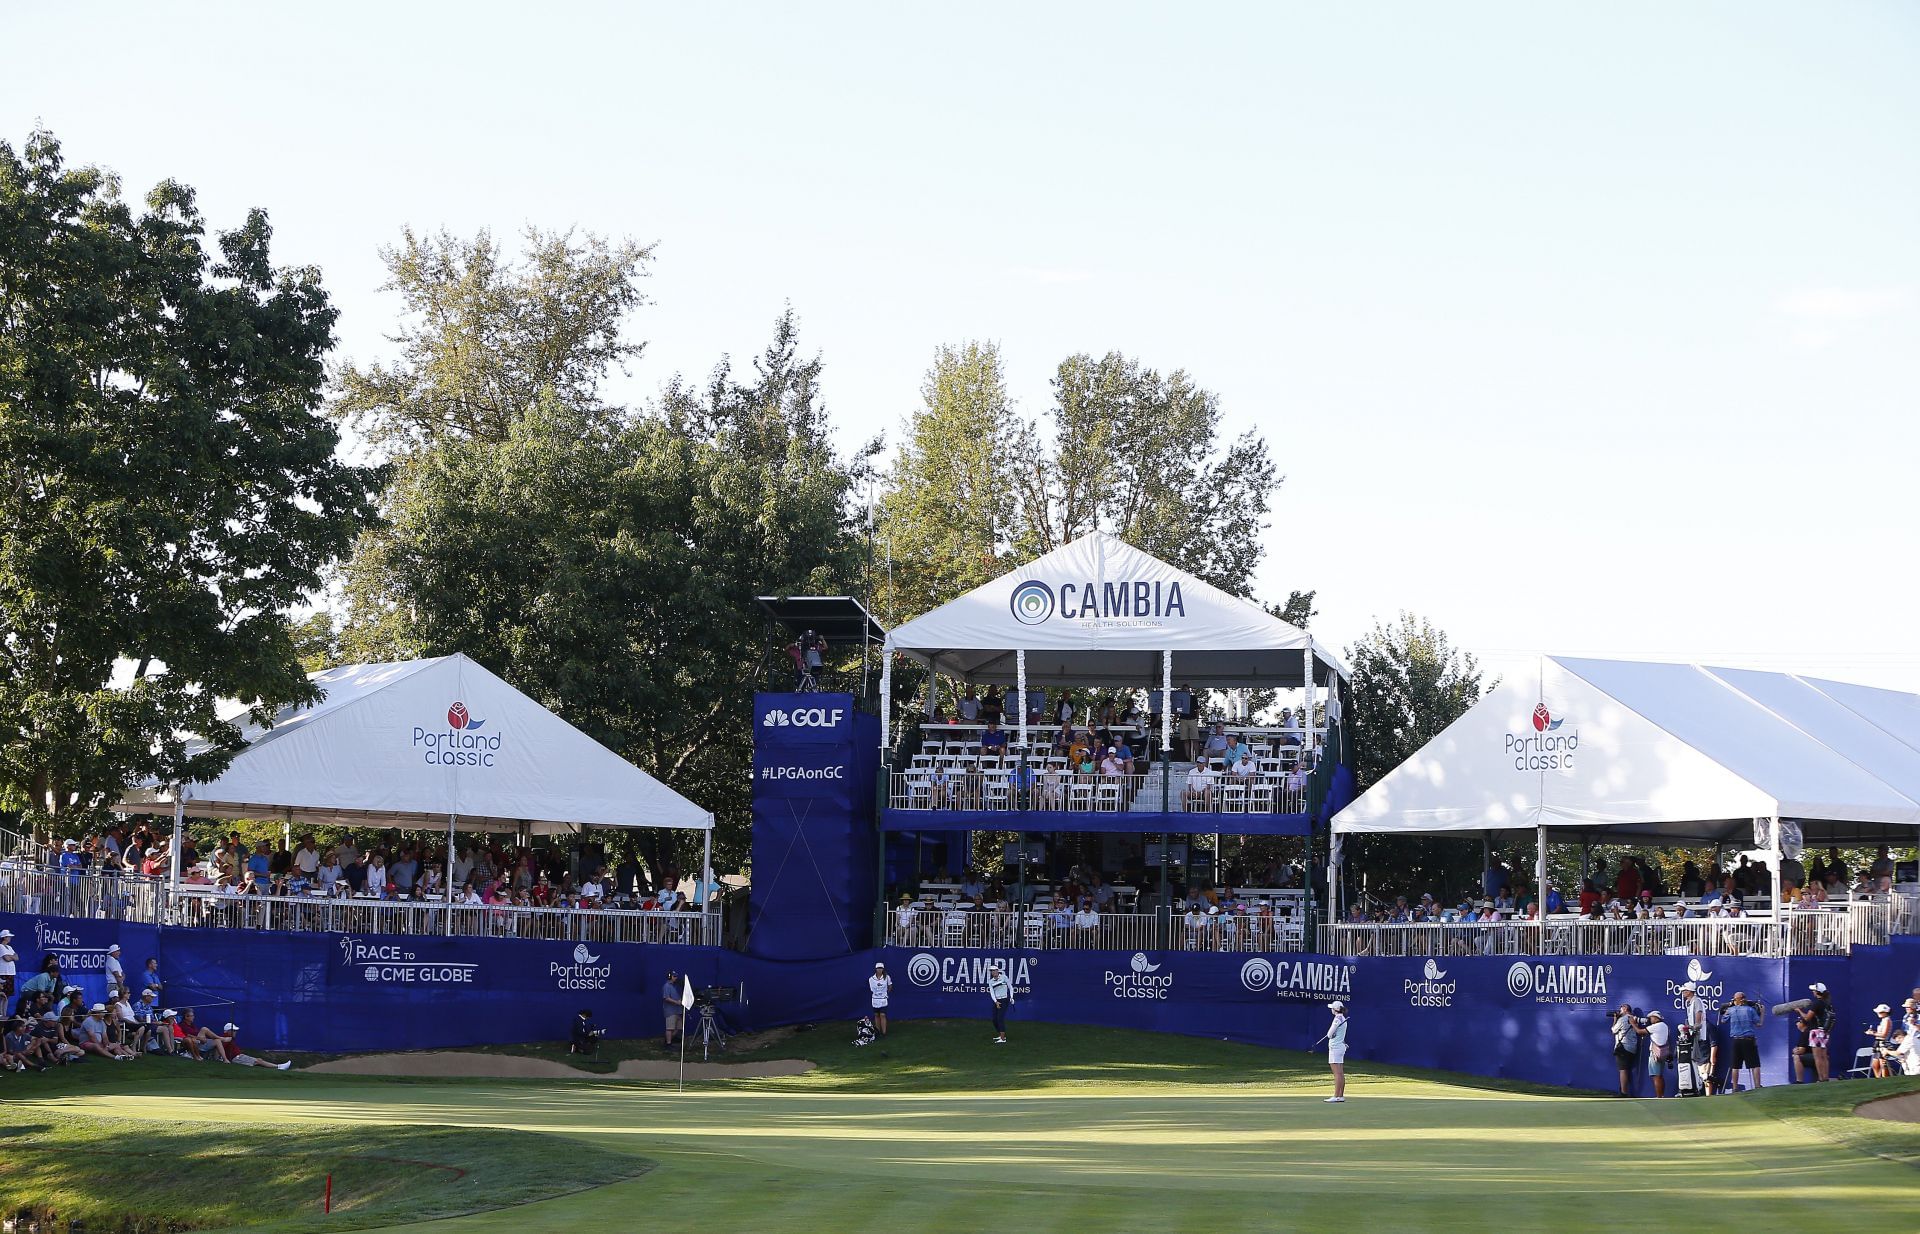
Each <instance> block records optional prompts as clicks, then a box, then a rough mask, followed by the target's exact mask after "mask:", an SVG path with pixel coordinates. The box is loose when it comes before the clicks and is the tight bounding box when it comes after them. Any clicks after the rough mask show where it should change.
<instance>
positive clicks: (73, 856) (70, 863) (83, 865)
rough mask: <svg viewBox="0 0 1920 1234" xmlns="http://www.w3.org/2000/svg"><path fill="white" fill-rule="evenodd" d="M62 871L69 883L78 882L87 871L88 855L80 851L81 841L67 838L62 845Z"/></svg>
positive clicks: (60, 863)
mask: <svg viewBox="0 0 1920 1234" xmlns="http://www.w3.org/2000/svg"><path fill="white" fill-rule="evenodd" d="M59 865H60V873H61V874H63V875H65V876H66V880H67V882H69V883H77V882H79V881H80V876H81V875H82V874H85V873H86V872H87V855H86V854H85V853H83V852H81V851H80V841H78V840H67V841H65V842H64V843H62V844H61V845H60V861H59Z"/></svg>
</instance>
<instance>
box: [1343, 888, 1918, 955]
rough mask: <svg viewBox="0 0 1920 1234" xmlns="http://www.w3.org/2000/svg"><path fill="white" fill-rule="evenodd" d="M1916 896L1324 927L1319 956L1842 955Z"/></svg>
mask: <svg viewBox="0 0 1920 1234" xmlns="http://www.w3.org/2000/svg"><path fill="white" fill-rule="evenodd" d="M1914 899H1915V898H1914V897H1904V896H1874V897H1871V898H1869V899H1865V900H1855V901H1852V902H1849V903H1843V904H1829V905H1827V906H1825V907H1823V908H1814V909H1789V910H1787V911H1786V912H1784V913H1782V914H1780V915H1779V916H1777V917H1776V916H1773V915H1767V916H1753V917H1681V918H1664V917H1660V918H1651V919H1647V920H1634V921H1593V920H1588V919H1586V918H1580V917H1549V918H1547V920H1546V922H1545V924H1544V925H1543V924H1541V923H1539V922H1534V921H1500V922H1411V923H1386V922H1379V923H1371V922H1370V923H1364V924H1348V925H1334V926H1322V927H1320V931H1319V935H1320V941H1319V946H1320V949H1321V950H1323V951H1326V952H1328V953H1330V954H1333V955H1344V956H1473V955H1620V956H1628V955H1676V954H1677V955H1700V956H1771V957H1779V956H1796V955H1845V954H1846V953H1847V951H1848V950H1849V949H1850V948H1852V947H1855V946H1871V945H1877V944H1881V943H1885V942H1886V941H1887V939H1888V938H1889V937H1890V936H1891V935H1892V934H1894V933H1903V932H1906V931H1905V930H1902V929H1901V928H1900V927H1901V925H1902V924H1903V923H1905V922H1909V921H1912V920H1914V919H1915V918H1920V909H1916V907H1915V904H1914Z"/></svg>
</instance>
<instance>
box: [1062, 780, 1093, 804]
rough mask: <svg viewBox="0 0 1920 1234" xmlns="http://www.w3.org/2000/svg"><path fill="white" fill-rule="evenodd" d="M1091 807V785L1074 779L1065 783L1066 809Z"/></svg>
mask: <svg viewBox="0 0 1920 1234" xmlns="http://www.w3.org/2000/svg"><path fill="white" fill-rule="evenodd" d="M1092 808H1093V785H1091V784H1087V783H1084V782H1082V781H1079V780H1075V781H1074V782H1073V783H1072V784H1069V785H1067V809H1069V810H1090V809H1092Z"/></svg>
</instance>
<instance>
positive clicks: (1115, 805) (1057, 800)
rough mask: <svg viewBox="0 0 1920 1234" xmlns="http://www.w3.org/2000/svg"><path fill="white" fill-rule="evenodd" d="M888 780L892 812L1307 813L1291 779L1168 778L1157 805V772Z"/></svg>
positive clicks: (976, 773) (941, 773) (1011, 771)
mask: <svg viewBox="0 0 1920 1234" xmlns="http://www.w3.org/2000/svg"><path fill="white" fill-rule="evenodd" d="M888 780H889V785H888V792H887V804H888V805H889V806H891V807H892V808H893V809H896V810H988V811H1000V810H1004V811H1007V812H1009V813H1013V812H1016V811H1021V810H1062V811H1066V812H1068V813H1108V814H1112V813H1125V812H1128V811H1131V810H1153V811H1158V810H1162V809H1164V810H1165V811H1166V812H1168V813H1173V814H1301V813H1304V812H1305V811H1306V809H1307V785H1306V782H1305V780H1304V779H1302V778H1300V777H1295V776H1279V777H1275V776H1253V777H1248V778H1244V779H1243V778H1242V777H1239V776H1233V775H1216V776H1214V777H1213V778H1212V780H1211V782H1210V783H1207V784H1205V785H1204V786H1203V787H1198V788H1190V787H1189V783H1190V782H1189V780H1188V778H1187V777H1186V776H1185V775H1176V776H1172V777H1170V780H1169V782H1168V791H1167V794H1166V801H1165V802H1164V804H1163V803H1162V801H1161V793H1160V789H1161V784H1162V779H1161V777H1160V776H1158V775H1144V776H1142V775H1100V774H1093V775H1081V774H1079V773H1077V772H1066V771H1035V770H1033V769H1032V768H1027V769H1024V770H1022V769H1019V768H1004V769H992V770H967V769H962V768H956V767H916V768H911V769H909V770H907V771H898V772H893V773H892V774H891V775H890V776H889V777H888ZM1143 798H1144V799H1143Z"/></svg>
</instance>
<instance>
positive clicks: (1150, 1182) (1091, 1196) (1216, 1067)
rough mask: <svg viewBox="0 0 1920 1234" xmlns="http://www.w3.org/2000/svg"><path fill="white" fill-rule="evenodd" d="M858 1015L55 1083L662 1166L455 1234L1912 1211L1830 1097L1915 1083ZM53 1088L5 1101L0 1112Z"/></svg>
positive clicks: (1842, 1101)
mask: <svg viewBox="0 0 1920 1234" xmlns="http://www.w3.org/2000/svg"><path fill="white" fill-rule="evenodd" d="M849 1035H850V1033H849V1032H848V1031H847V1030H846V1029H845V1027H844V1026H828V1027H824V1028H822V1029H819V1030H816V1032H815V1033H812V1034H801V1035H800V1036H797V1037H795V1038H793V1039H790V1040H788V1041H785V1042H778V1043H774V1044H773V1045H772V1046H771V1047H770V1048H771V1049H772V1050H773V1051H774V1052H776V1053H780V1054H785V1055H789V1056H791V1055H800V1056H803V1057H810V1058H813V1059H815V1060H816V1061H817V1062H819V1063H820V1064H821V1068H820V1069H819V1070H818V1071H816V1072H813V1073H811V1074H809V1075H806V1076H799V1077H792V1078H785V1079H778V1080H757V1081H747V1080H740V1081H731V1082H727V1083H723V1084H713V1085H705V1086H700V1087H699V1088H698V1089H697V1090H692V1091H689V1092H688V1093H687V1094H686V1095H684V1096H681V1095H679V1094H676V1093H675V1092H673V1091H672V1089H671V1088H670V1087H668V1086H660V1085H638V1084H621V1083H611V1082H603V1081H591V1080H582V1081H575V1082H565V1083H553V1082H503V1081H459V1082H442V1081H433V1082H399V1083H396V1082H393V1081H384V1080H377V1079H361V1078H353V1077H335V1076H300V1075H292V1076H272V1077H268V1076H261V1077H258V1078H257V1079H256V1078H255V1077H252V1076H248V1075H244V1074H243V1075H240V1076H237V1077H235V1078H234V1080H233V1082H232V1083H231V1084H228V1085H222V1086H220V1087H221V1088H223V1089H225V1090H226V1091H213V1090H212V1089H211V1086H208V1085H205V1084H202V1083H199V1082H198V1081H199V1080H200V1077H199V1076H198V1075H183V1074H181V1071H180V1069H178V1068H176V1069H174V1070H173V1071H171V1072H169V1073H166V1074H163V1075H159V1076H156V1077H154V1078H153V1079H152V1080H150V1081H147V1082H143V1083H136V1082H135V1077H134V1076H128V1077H126V1079H125V1080H124V1081H123V1082H122V1087H123V1088H124V1091H110V1090H109V1088H108V1087H102V1088H99V1089H97V1090H95V1091H86V1090H82V1091H78V1092H74V1093H71V1094H65V1095H63V1096H62V1097H60V1098H59V1099H58V1107H59V1109H60V1110H61V1111H62V1112H65V1113H69V1114H73V1115H76V1116H102V1117H113V1118H154V1119H165V1120H179V1119H196V1120H219V1121H226V1122H229V1123H232V1124H234V1128H235V1131H236V1133H244V1132H245V1131H246V1130H247V1129H250V1128H255V1127H272V1128H286V1127H296V1126H299V1127H305V1126H311V1127H315V1128H317V1129H326V1128H333V1127H338V1126H339V1125H340V1124H343V1123H344V1124H348V1125H351V1126H353V1127H355V1128H360V1129H362V1131H363V1133H371V1132H372V1131H373V1130H374V1129H377V1128H381V1127H400V1126H404V1125H407V1124H414V1125H438V1126H455V1127H472V1128H511V1129H516V1130H520V1131H526V1132H539V1133H544V1134H545V1135H546V1136H547V1137H549V1138H550V1142H551V1144H552V1145H554V1146H557V1150H556V1152H555V1153H550V1154H548V1159H549V1160H552V1159H554V1157H555V1156H557V1157H558V1158H559V1159H560V1160H561V1161H562V1162H564V1163H566V1164H564V1165H562V1166H561V1168H562V1170H563V1171H564V1170H570V1167H571V1163H572V1162H573V1160H574V1159H575V1155H576V1153H578V1154H582V1155H583V1154H584V1153H585V1152H586V1151H588V1150H590V1149H598V1150H603V1151H604V1152H608V1153H616V1154H630V1155H633V1156H635V1157H639V1158H645V1159H648V1160H651V1161H652V1162H654V1163H655V1168H654V1169H653V1170H652V1171H651V1172H650V1173H648V1174H646V1175H645V1176H643V1177H640V1178H637V1179H633V1180H631V1181H626V1182H619V1183H615V1184H613V1185H610V1186H604V1187H598V1188H596V1189H593V1190H590V1191H585V1192H582V1193H580V1194H576V1195H570V1196H566V1197H562V1198H555V1199H549V1200H544V1201H540V1202H537V1203H533V1204H530V1205H526V1206H524V1207H519V1208H512V1209H502V1210H497V1211H492V1212H486V1213H480V1214H476V1215H473V1216H469V1217H463V1218H459V1219H456V1220H451V1221H443V1222H435V1223H431V1224H428V1225H423V1226H416V1227H413V1229H415V1230H419V1231H435V1232H438V1231H444V1232H446V1234H454V1232H455V1231H458V1232H461V1234H479V1232H484V1231H501V1232H506V1231H512V1232H513V1234H528V1232H534V1231H543V1230H561V1229H568V1230H573V1229H577V1228H579V1227H581V1226H582V1224H583V1223H584V1224H588V1225H590V1226H593V1227H595V1228H604V1229H633V1228H642V1227H645V1226H651V1225H653V1224H656V1223H657V1222H658V1221H661V1220H667V1219H670V1218H671V1219H675V1220H678V1219H681V1218H684V1219H685V1220H687V1221H698V1222H700V1223H701V1224H702V1225H709V1226H711V1227H712V1228H717V1229H725V1230H729V1231H742V1232H752V1231H760V1230H828V1229H830V1230H834V1231H836V1234H839V1232H849V1234H851V1232H855V1231H865V1230H886V1231H890V1232H893V1231H899V1230H902V1229H908V1230H913V1231H915V1234H942V1232H944V1231H968V1232H971V1231H975V1230H978V1229H981V1228H988V1227H1003V1226H1004V1227H1008V1228H1013V1229H1017V1230H1020V1231H1022V1232H1023V1234H1026V1232H1033V1234H1040V1232H1042V1231H1051V1230H1065V1231H1073V1232H1074V1234H1103V1232H1105V1231H1133V1230H1146V1229H1162V1228H1176V1229H1184V1228H1193V1227H1199V1228H1204V1229H1206V1230H1207V1231H1208V1232H1209V1234H1227V1232H1231V1231H1242V1230H1244V1231H1256V1230H1257V1231H1272V1230H1324V1229H1328V1228H1332V1227H1334V1226H1336V1225H1338V1226H1347V1227H1352V1226H1356V1224H1357V1226H1358V1228H1366V1229H1371V1228H1393V1229H1395V1230H1396V1231H1425V1230H1462V1229H1471V1228H1476V1227H1483V1226H1486V1225H1489V1224H1498V1225H1499V1226H1501V1227H1502V1228H1510V1227H1512V1226H1513V1225H1514V1224H1515V1223H1516V1222H1518V1223H1522V1224H1524V1225H1527V1226H1536V1225H1537V1226H1544V1227H1548V1228H1553V1229H1555V1230H1559V1231H1568V1230H1587V1229H1605V1228H1611V1227H1613V1226H1617V1225H1618V1224H1620V1223H1621V1222H1622V1221H1627V1220H1636V1221H1637V1220H1642V1219H1644V1220H1656V1219H1661V1215H1662V1214H1675V1213H1684V1224H1685V1225H1686V1227H1687V1228H1688V1230H1689V1232H1690V1234H1703V1232H1711V1231H1718V1230H1740V1231H1743V1232H1745V1231H1749V1230H1750V1229H1751V1228H1752V1226H1753V1224H1754V1223H1755V1222H1756V1221H1761V1222H1762V1223H1764V1224H1774V1223H1786V1224H1788V1225H1791V1226H1802V1225H1808V1226H1811V1227H1813V1228H1826V1227H1827V1226H1830V1225H1831V1224H1832V1223H1833V1222H1834V1221H1835V1220H1838V1219H1841V1214H1844V1220H1845V1221H1846V1222H1847V1223H1848V1224H1852V1225H1859V1226H1861V1227H1863V1228H1875V1229H1882V1228H1884V1229H1915V1228H1920V1172H1916V1171H1915V1169H1914V1168H1913V1167H1912V1165H1910V1164H1901V1161H1903V1160H1904V1161H1912V1160H1913V1159H1914V1158H1915V1157H1916V1156H1920V1128H1916V1127H1903V1126H1897V1125H1893V1124H1880V1123H1869V1122H1867V1120H1863V1119H1856V1118H1853V1117H1851V1116H1850V1115H1848V1114H1847V1113H1846V1112H1845V1111H1846V1110H1847V1109H1848V1108H1850V1107H1851V1105H1852V1104H1853V1103H1854V1102H1856V1101H1859V1100H1862V1099H1864V1098H1866V1097H1868V1096H1878V1095H1882V1094H1885V1093H1891V1092H1895V1091H1899V1090H1900V1089H1901V1088H1902V1087H1912V1085H1911V1084H1906V1083H1904V1082H1895V1083H1891V1084H1884V1085H1883V1084H1874V1085H1871V1086H1869V1085H1867V1084H1864V1083H1851V1084H1836V1085H1829V1086H1826V1087H1824V1088H1811V1087H1809V1088H1802V1089H1794V1090H1787V1089H1781V1090H1772V1091H1768V1092H1763V1093H1759V1094H1753V1095H1748V1096H1740V1097H1732V1098H1720V1099H1714V1100H1697V1101H1686V1102H1682V1101H1666V1102H1652V1101H1632V1102H1628V1101H1615V1100H1608V1099H1602V1098H1588V1097H1578V1098H1569V1097H1568V1096H1566V1095H1564V1094H1556V1093H1551V1092H1547V1091H1545V1090H1540V1089H1535V1088H1527V1087H1524V1086H1518V1085H1502V1084H1493V1083H1486V1082H1479V1081H1463V1080H1461V1079H1460V1078H1459V1077H1448V1076H1443V1075H1438V1074H1434V1073H1419V1072H1412V1071H1400V1070H1389V1069H1383V1068H1376V1067H1373V1066H1370V1065H1368V1064H1366V1063H1364V1062H1360V1063H1357V1065H1356V1066H1355V1072H1356V1075H1355V1077H1354V1079H1353V1082H1352V1084H1351V1086H1350V1089H1349V1093H1350V1096H1351V1097H1352V1098H1353V1099H1352V1100H1351V1101H1349V1102H1348V1103H1347V1104H1346V1105H1344V1106H1329V1105H1325V1104H1323V1103H1322V1102H1321V1101H1320V1098H1321V1097H1322V1096H1323V1095H1324V1094H1325V1092H1326V1078H1325V1071H1324V1064H1322V1063H1318V1062H1316V1061H1315V1060H1313V1059H1311V1058H1309V1057H1308V1056H1306V1055H1302V1054H1288V1053H1282V1052H1276V1051H1267V1050H1260V1049H1257V1048H1254V1047H1245V1046H1229V1045H1226V1044H1223V1043H1219V1042H1210V1041H1205V1040H1201V1039H1194V1038H1176V1037H1166V1036H1156V1035H1152V1034H1138V1033H1127V1032H1122V1031H1117V1030H1085V1029H1077V1028H1069V1027H1063V1026H1055V1025H1029V1026H1025V1027H1024V1028H1022V1029H1021V1030H1020V1031H1019V1032H1018V1033H1017V1035H1016V1037H1015V1041H1014V1043H1013V1044H1012V1045H1009V1046H1005V1047H992V1046H988V1045H987V1044H986V1042H985V1035H984V1034H983V1033H982V1031H981V1027H980V1025H978V1024H974V1023H959V1024H937V1023H925V1022H915V1023H910V1024H902V1025H899V1026H897V1027H896V1030H895V1035H894V1038H893V1039H892V1040H891V1041H890V1042H889V1043H888V1045H887V1047H886V1052H885V1053H884V1054H882V1052H881V1051H880V1050H879V1049H877V1048H876V1049H868V1050H858V1051H856V1050H853V1049H852V1048H851V1047H850V1046H849V1045H847V1044H846V1039H847V1037H848V1036H849ZM143 1066H144V1065H136V1066H129V1067H125V1068H121V1069H120V1070H121V1071H123V1072H129V1073H138V1072H139V1071H141V1070H142V1069H143ZM99 1070H100V1071H106V1068H104V1067H102V1068H100V1069H99ZM16 1078H17V1077H16ZM108 1078H109V1079H114V1080H117V1079H118V1077H115V1076H113V1075H112V1073H109V1076H108ZM223 1078H224V1077H223ZM9 1090H10V1085H8V1084H7V1083H6V1082H5V1081H0V1093H4V1094H5V1095H6V1096H12V1095H13V1093H12V1092H11V1091H9ZM41 1112H42V1108H41V1107H40V1106H38V1104H37V1103H33V1102H28V1103H26V1104H25V1106H24V1108H14V1107H13V1106H12V1105H11V1104H10V1105H9V1107H8V1108H6V1109H5V1110H4V1111H0V1130H4V1126H5V1124H6V1123H18V1122H20V1121H31V1120H33V1119H35V1118H38V1117H40V1116H41ZM1875 1153H1878V1154H1882V1155H1879V1156H1875V1155H1871V1154H1875ZM0 1155H3V1154H0ZM568 1180H569V1181H577V1180H575V1179H573V1178H572V1176H571V1173H569V1175H568ZM261 1215H262V1216H266V1215H268V1213H266V1212H262V1213H261ZM268 1228H275V1227H268Z"/></svg>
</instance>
